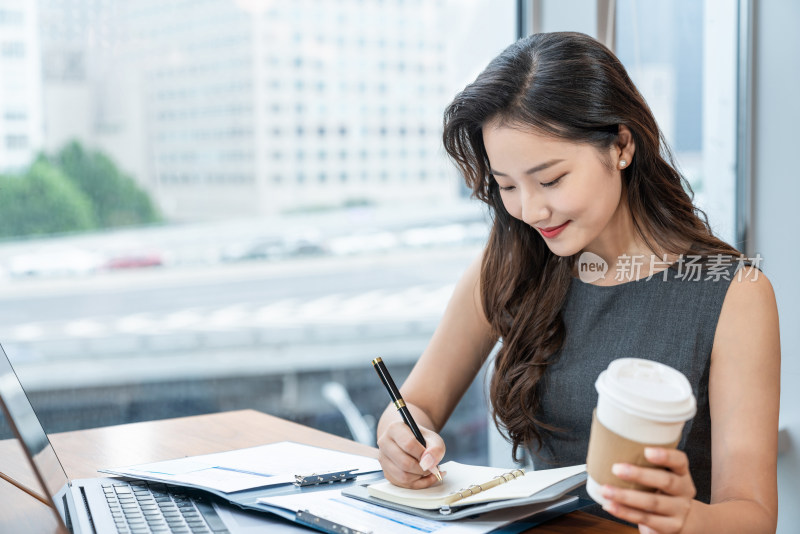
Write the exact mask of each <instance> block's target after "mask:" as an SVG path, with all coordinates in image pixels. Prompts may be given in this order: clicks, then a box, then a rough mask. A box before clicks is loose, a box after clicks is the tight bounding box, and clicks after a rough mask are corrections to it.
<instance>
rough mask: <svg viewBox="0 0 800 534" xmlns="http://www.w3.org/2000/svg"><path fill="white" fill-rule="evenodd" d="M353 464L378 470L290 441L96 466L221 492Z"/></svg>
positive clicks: (352, 457) (366, 461)
mask: <svg viewBox="0 0 800 534" xmlns="http://www.w3.org/2000/svg"><path fill="white" fill-rule="evenodd" d="M350 469H354V470H356V473H355V474H364V473H372V472H375V471H380V470H381V466H380V463H378V460H376V459H374V458H368V457H366V456H359V455H356V454H349V453H344V452H339V451H334V450H331V449H324V448H321V447H312V446H310V445H303V444H300V443H294V442H290V441H282V442H279V443H271V444H268V445H261V446H258V447H250V448H247V449H237V450H232V451H227V452H220V453H214V454H205V455H201V456H191V457H187V458H179V459H175V460H167V461H163V462H154V463H148V464H139V465H130V466H124V467H113V468H109V469H101V470H100V471H101V472H103V473H110V474H113V475H121V476H129V477H133V478H140V479H145V480H156V481H159V482H166V483H170V484H176V485H181V486H190V487H195V488H200V489H210V490H217V491H221V492H223V493H233V492H237V491H242V490H247V489H253V488H259V487H265V486H274V485H277V484H287V483H292V482H294V481H295V475H301V476H309V475H312V474H323V473H330V472H334V471H345V470H350Z"/></svg>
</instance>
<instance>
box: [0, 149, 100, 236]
mask: <svg viewBox="0 0 800 534" xmlns="http://www.w3.org/2000/svg"><path fill="white" fill-rule="evenodd" d="M95 227H96V222H95V218H94V213H93V209H92V203H91V201H90V200H89V198H88V197H87V196H86V195H84V194H83V192H81V190H80V189H79V188H78V187H76V186H75V184H73V183H72V181H71V180H69V178H67V177H66V176H65V175H64V174H63V173H62V172H61V171H59V170H58V169H56V168H55V167H53V166H52V165H50V164H49V163H47V162H46V161H43V160H41V159H40V160H38V161H37V162H36V163H34V164H33V165H32V166H31V168H30V169H29V170H28V172H27V173H25V174H24V175H22V176H0V236H2V237H18V236H26V235H36V234H53V233H60V232H75V231H83V230H91V229H92V228H95Z"/></svg>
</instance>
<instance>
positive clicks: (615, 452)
mask: <svg viewBox="0 0 800 534" xmlns="http://www.w3.org/2000/svg"><path fill="white" fill-rule="evenodd" d="M679 441H680V438H678V439H676V440H675V441H673V442H672V443H658V444H656V443H640V442H638V441H633V440H630V439H627V438H623V437H622V436H620V435H619V434H617V433H616V432H612V431H611V430H609V429H608V428H606V427H605V426H604V425H603V423H601V422H600V420H599V419H598V418H597V409H595V410H594V412H593V413H592V431H591V434H590V435H589V452H588V453H587V455H586V470H587V472H588V473H589V476H590V477H592V479H593V480H594V481H595V482H597V483H598V484H600V485H603V484H610V485H612V486H617V487H620V488H625V489H635V490H641V491H655V489H654V488H651V487H648V486H643V485H641V484H637V483H634V482H629V481H627V480H622V479H621V478H619V477H617V476H616V475H614V473H612V472H611V466H612V465H613V464H616V463H628V464H633V465H638V466H642V467H654V468H657V469H666V468H664V467H661V466H658V465H655V464H653V463H651V462H649V461H647V460H646V459H645V457H644V448H645V447H663V448H665V449H674V448H675V447H677V445H678V442H679Z"/></svg>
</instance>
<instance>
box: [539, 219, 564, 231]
mask: <svg viewBox="0 0 800 534" xmlns="http://www.w3.org/2000/svg"><path fill="white" fill-rule="evenodd" d="M568 222H569V221H567V222H565V223H564V224H559V225H558V226H550V227H549V228H539V230H541V231H542V232H552V231H553V230H558V229H559V228H561V227H562V226H566V225H567V223H568Z"/></svg>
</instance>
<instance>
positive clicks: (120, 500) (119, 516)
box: [103, 481, 228, 534]
mask: <svg viewBox="0 0 800 534" xmlns="http://www.w3.org/2000/svg"><path fill="white" fill-rule="evenodd" d="M185 491H186V490H185V489H183V488H179V487H176V486H170V485H167V484H159V483H156V482H144V481H131V482H125V483H123V482H115V483H113V484H103V493H105V496H106V501H107V502H108V507H109V509H110V510H111V515H112V516H113V517H114V522H115V523H116V525H117V532H118V533H119V534H139V533H145V532H157V533H161V532H165V533H166V532H173V533H179V534H212V533H213V534H227V533H228V530H227V528H226V527H225V524H224V523H223V522H222V520H221V519H220V517H219V516H218V515H217V512H216V510H214V507H213V506H212V505H211V503H210V502H209V501H208V500H206V499H204V498H203V497H202V496H200V495H195V494H193V495H192V496H191V497H190V496H188V495H187V494H186V493H185Z"/></svg>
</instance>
